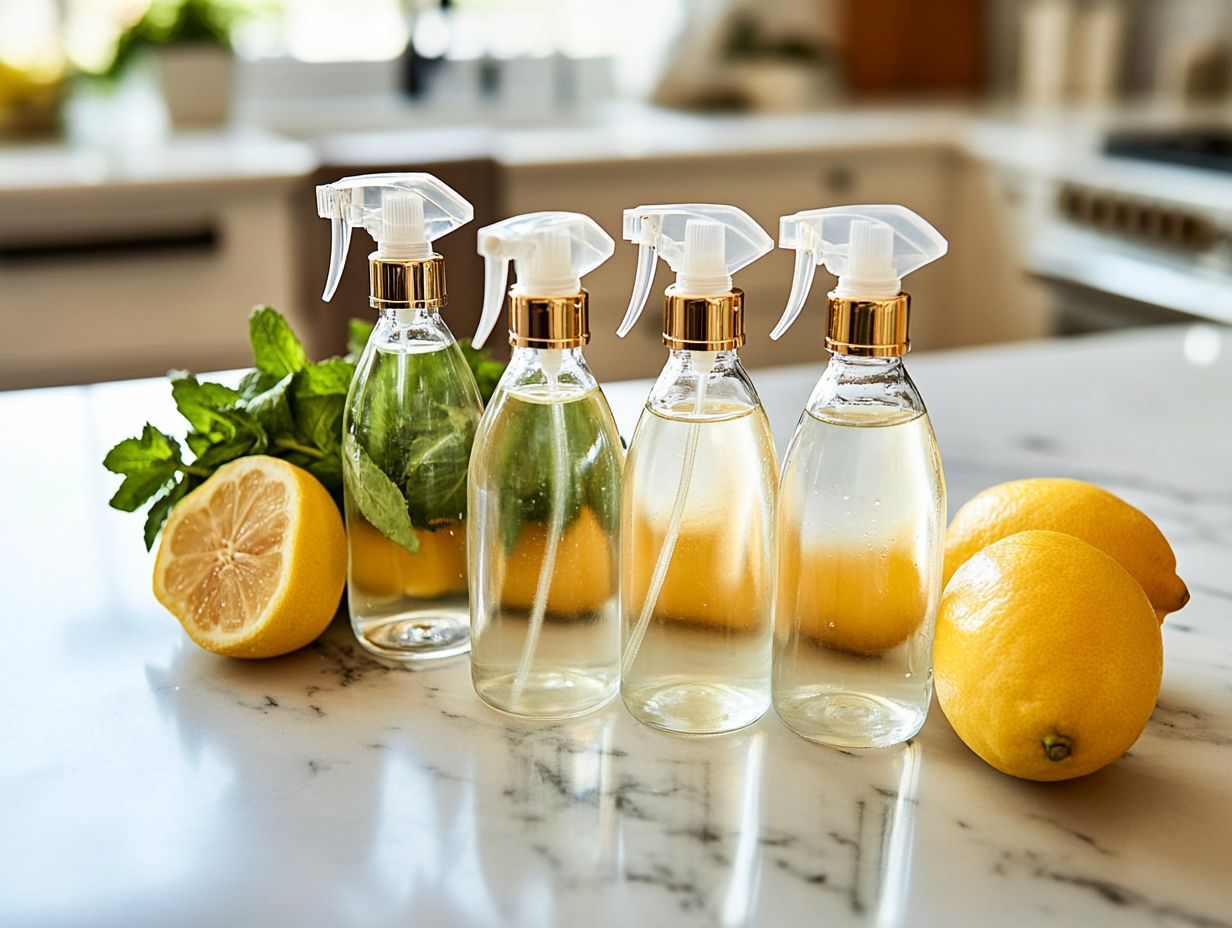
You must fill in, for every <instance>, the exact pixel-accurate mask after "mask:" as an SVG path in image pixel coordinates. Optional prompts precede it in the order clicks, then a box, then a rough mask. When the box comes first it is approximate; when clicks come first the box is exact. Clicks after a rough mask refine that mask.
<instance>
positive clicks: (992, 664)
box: [933, 531, 1163, 780]
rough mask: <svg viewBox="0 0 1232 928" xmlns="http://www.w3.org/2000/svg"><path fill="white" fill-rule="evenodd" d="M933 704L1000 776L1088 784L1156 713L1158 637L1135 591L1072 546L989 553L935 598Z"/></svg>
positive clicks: (1096, 557) (1019, 537)
mask: <svg viewBox="0 0 1232 928" xmlns="http://www.w3.org/2000/svg"><path fill="white" fill-rule="evenodd" d="M933 664H934V672H935V675H936V681H937V700H938V702H939V703H940V704H941V709H942V711H943V712H945V716H946V718H948V719H949V720H950V724H951V725H952V726H953V727H954V731H955V732H957V733H958V736H959V737H960V738H961V739H962V740H963V741H964V742H965V743H966V745H967V747H969V748H971V750H973V751H974V752H975V753H976V754H978V755H979V756H980V757H981V758H983V759H984V760H985V761H987V762H988V763H989V764H991V765H992V766H993V767H996V768H997V769H998V770H1000V771H1002V772H1003V773H1008V774H1010V775H1011V776H1016V777H1022V778H1024V779H1028V780H1066V779H1069V778H1071V777H1080V776H1085V775H1086V774H1088V773H1092V772H1094V771H1096V770H1098V769H1099V768H1101V767H1103V766H1104V765H1105V764H1108V763H1111V762H1112V761H1114V760H1116V759H1117V758H1118V757H1120V756H1121V755H1122V754H1124V753H1125V752H1126V751H1127V750H1129V747H1130V745H1132V744H1133V743H1134V742H1135V741H1136V740H1137V739H1138V736H1139V735H1140V734H1141V733H1142V729H1143V728H1145V727H1146V723H1147V719H1149V718H1150V716H1151V712H1152V711H1153V710H1154V708H1155V700H1156V698H1157V697H1158V696H1159V683H1160V678H1161V675H1162V673H1163V647H1162V636H1161V635H1160V633H1159V624H1158V622H1157V621H1156V620H1155V613H1154V610H1152V608H1151V604H1150V602H1149V601H1148V600H1147V598H1146V595H1145V594H1144V593H1143V591H1142V587H1141V586H1139V585H1138V583H1137V581H1136V580H1134V578H1133V577H1132V576H1130V575H1129V573H1128V572H1127V571H1126V570H1125V568H1123V567H1122V566H1121V565H1120V564H1118V563H1117V562H1116V561H1115V560H1114V559H1113V558H1111V557H1109V556H1108V555H1107V554H1105V553H1104V552H1102V551H1100V550H1099V549H1098V548H1095V547H1094V546H1092V545H1090V544H1087V542H1085V541H1083V540H1082V539H1080V538H1075V537H1074V536H1073V535H1064V534H1061V533H1060V532H1047V531H1027V532H1019V533H1018V534H1016V535H1011V536H1009V537H1008V538H1003V539H1002V540H1000V541H998V542H995V543H993V544H991V545H989V546H988V547H987V548H985V549H984V550H983V551H981V552H980V553H978V554H976V555H975V556H974V557H972V558H970V559H969V560H968V561H967V562H966V563H965V564H964V565H963V566H962V567H960V568H959V569H958V571H957V572H956V573H955V574H954V577H953V579H952V580H951V581H950V583H949V585H948V586H947V587H946V589H945V593H944V595H943V596H942V598H941V607H940V610H939V612H938V614H937V637H936V644H935V648H934V655H933Z"/></svg>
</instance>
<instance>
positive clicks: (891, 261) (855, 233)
mask: <svg viewBox="0 0 1232 928" xmlns="http://www.w3.org/2000/svg"><path fill="white" fill-rule="evenodd" d="M779 247H780V248H790V249H793V250H794V251H795V252H796V261H795V270H794V273H793V275H792V281H791V294H790V296H788V298H787V307H786V308H785V309H784V310H783V315H782V317H781V318H780V319H779V321H778V324H777V325H776V326H775V327H774V331H772V332H771V333H770V337H771V338H780V337H781V336H782V335H783V333H785V332H786V331H787V330H788V329H789V328H791V324H792V323H793V322H795V321H796V317H798V316H799V315H800V311H801V310H802V309H803V308H804V303H805V301H806V300H807V299H808V295H809V291H810V290H811V289H812V286H813V276H814V274H815V272H816V270H817V266H818V265H822V264H824V265H825V267H826V269H827V270H828V271H830V273H832V274H834V275H835V276H836V277H838V284H837V286H836V287H835V289H834V294H835V295H836V296H838V297H840V298H844V299H853V300H885V299H891V298H893V297H895V296H897V295H898V294H899V293H900V292H901V291H902V280H903V278H904V277H906V276H907V275H908V274H910V273H911V272H912V271H915V270H918V269H919V268H921V267H923V266H924V265H926V264H929V263H931V262H933V261H936V260H937V259H938V258H940V257H941V256H942V255H944V254H945V253H946V250H947V249H948V247H949V246H948V244H947V243H946V240H945V238H944V237H943V236H942V235H941V233H940V232H938V231H937V230H936V229H935V228H933V226H932V225H931V224H930V223H929V222H927V221H926V220H925V219H924V218H923V217H922V216H919V215H918V214H916V213H914V212H912V211H911V210H909V209H907V207H905V206H897V205H889V204H883V205H871V206H834V207H828V208H826V209H812V210H805V211H803V212H799V213H793V214H792V215H790V216H784V217H783V218H782V219H780V220H779Z"/></svg>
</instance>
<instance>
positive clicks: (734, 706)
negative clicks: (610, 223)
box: [619, 204, 778, 734]
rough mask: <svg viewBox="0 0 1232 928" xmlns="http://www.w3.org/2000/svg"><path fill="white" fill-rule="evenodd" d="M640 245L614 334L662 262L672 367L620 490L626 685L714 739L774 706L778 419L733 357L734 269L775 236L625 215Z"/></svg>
mask: <svg viewBox="0 0 1232 928" xmlns="http://www.w3.org/2000/svg"><path fill="white" fill-rule="evenodd" d="M624 237H625V238H626V239H628V240H629V241H632V242H635V243H637V245H638V246H639V251H638V262H637V279H636V281H635V282H634V287H633V297H632V299H631V300H630V302H629V309H628V312H627V313H626V315H625V318H624V322H622V323H621V326H620V330H619V334H620V335H622V336H623V335H625V334H626V333H628V331H629V330H630V329H631V328H632V327H633V324H634V323H635V322H636V321H637V318H638V316H639V315H640V314H641V312H642V309H643V307H644V306H645V305H646V300H647V297H648V295H649V293H650V287H651V283H652V281H653V279H654V272H655V267H656V261H655V258H656V256H658V257H661V258H663V260H665V261H666V262H667V263H668V265H669V266H670V267H671V268H672V270H674V271H675V272H676V282H675V283H674V284H673V285H672V286H670V287H668V288H667V292H666V295H665V302H664V313H663V343H664V344H665V345H666V346H667V347H668V349H669V355H668V359H667V364H666V365H665V366H664V368H663V372H662V373H661V374H660V375H659V379H658V381H657V382H656V383H655V385H654V388H653V389H652V390H651V392H650V396H649V397H648V398H647V400H646V407H645V409H644V410H643V412H642V415H641V418H640V419H639V420H638V424H637V429H636V431H635V432H634V434H633V439H632V441H631V442H630V445H629V460H628V464H627V466H626V468H625V482H624V488H623V491H622V494H621V562H620V568H621V612H622V616H623V618H622V629H623V658H622V666H621V694H622V696H623V697H624V701H625V705H626V706H627V707H628V709H629V711H630V712H631V713H632V714H633V715H634V717H636V718H638V719H639V720H641V721H643V722H646V723H647V724H649V725H653V726H655V727H657V728H662V729H665V730H668V731H673V732H682V733H688V734H708V733H716V732H724V731H732V730H734V729H737V728H742V727H744V726H745V725H749V724H751V723H753V722H755V721H756V720H757V719H758V718H760V717H761V715H762V714H763V713H764V712H765V711H766V708H767V706H768V705H769V702H770V680H769V675H770V640H771V630H772V601H773V589H772V578H773V571H774V532H773V517H774V496H775V490H776V487H777V473H778V464H777V459H776V456H775V453H774V440H773V438H772V436H771V432H770V424H769V421H768V419H767V417H766V413H765V411H764V410H763V409H762V406H761V402H760V401H759V400H758V398H757V391H756V390H754V389H753V384H752V382H751V381H750V380H749V377H748V375H747V374H746V373H745V371H744V368H743V367H742V366H741V364H740V357H739V355H738V354H737V349H738V348H739V347H740V346H741V345H743V344H744V293H743V292H742V291H741V290H739V289H736V288H734V287H733V286H732V276H731V275H732V274H734V273H735V272H736V271H738V270H740V269H741V268H742V267H745V266H746V265H748V264H751V263H752V262H753V261H755V260H757V259H758V258H759V257H761V256H762V255H764V254H765V253H766V252H768V251H769V250H770V249H771V248H772V247H773V246H774V242H773V240H772V239H771V238H770V236H769V235H767V234H766V233H765V231H764V230H763V229H762V228H761V227H760V226H759V225H757V223H756V222H754V221H753V219H752V218H751V217H749V216H748V215H747V214H746V213H744V212H742V211H741V210H739V209H736V208H735V207H732V206H718V205H709V204H686V205H673V206H642V207H638V208H636V209H629V210H625V222H624Z"/></svg>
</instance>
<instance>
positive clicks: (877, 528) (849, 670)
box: [771, 206, 947, 748]
mask: <svg viewBox="0 0 1232 928" xmlns="http://www.w3.org/2000/svg"><path fill="white" fill-rule="evenodd" d="M779 244H780V245H781V246H782V247H784V248H792V249H795V251H796V264H795V279H794V280H793V281H792V288H791V296H790V298H789V300H788V305H787V308H786V310H785V311H784V313H783V317H782V319H780V320H779V324H778V326H776V328H775V329H774V331H773V332H772V333H771V336H772V337H773V338H778V337H780V336H781V335H782V334H783V333H784V332H786V331H787V329H788V328H789V327H790V326H791V324H792V322H794V321H795V319H796V317H797V316H798V315H799V314H800V310H801V309H802V308H803V306H804V302H805V300H806V298H807V297H808V293H809V289H810V287H811V286H812V281H813V275H814V272H815V270H816V268H817V265H819V264H824V265H825V266H826V268H827V269H828V270H829V271H830V272H831V273H833V274H835V275H836V276H837V277H838V286H837V287H836V288H835V289H834V290H833V291H832V292H831V293H830V294H829V297H828V299H827V320H826V330H825V331H826V341H825V344H826V348H827V350H828V351H829V352H830V355H831V356H830V360H829V363H828V364H827V365H826V369H825V373H824V374H823V375H822V377H821V380H820V381H819V382H818V384H817V386H816V388H814V390H813V394H812V396H811V397H810V398H809V401H808V406H807V407H806V408H805V410H804V414H803V415H802V416H801V417H800V423H799V425H798V426H797V427H796V433H795V436H794V437H793V438H792V441H791V445H790V447H789V448H788V451H787V456H786V458H785V460H784V462H783V479H782V485H781V488H780V493H779V504H778V516H777V529H778V539H779V551H778V595H777V604H776V619H775V651H774V707H775V710H776V711H777V712H778V714H779V716H780V717H781V718H782V719H783V721H784V722H786V723H787V726H788V727H789V728H791V729H792V730H793V731H795V732H797V733H798V734H800V735H803V736H804V737H805V738H808V739H810V740H812V741H818V742H822V743H825V744H830V745H835V746H837V747H844V748H865V747H881V746H885V745H891V744H897V743H899V742H902V741H906V740H907V739H909V738H911V737H912V736H913V735H915V734H916V732H918V731H919V730H920V728H921V726H923V724H924V719H925V717H926V716H927V714H928V707H929V702H930V701H931V698H932V641H933V625H934V621H935V618H936V611H937V603H938V598H939V596H940V591H941V568H942V552H943V544H944V533H945V478H944V477H943V476H942V472H941V457H940V455H939V454H938V451H937V441H936V438H935V437H934V436H933V429H932V425H931V424H930V422H929V419H928V413H927V412H926V411H925V409H924V401H923V400H922V399H920V394H919V392H918V391H917V390H916V388H915V384H914V383H912V382H911V378H910V377H909V376H908V375H907V370H906V368H905V367H904V366H903V355H904V354H906V352H907V349H908V338H907V322H908V312H909V309H910V297H909V296H908V295H907V294H906V293H904V292H902V278H903V277H905V276H907V275H908V274H910V273H911V272H912V271H914V270H917V269H918V268H920V267H923V266H924V265H926V264H928V263H930V262H932V261H935V260H936V259H937V258H940V257H941V256H942V255H944V254H945V252H946V247H947V246H946V241H945V239H944V238H942V237H941V235H940V234H939V233H938V232H937V230H936V229H934V228H933V227H932V226H931V225H929V224H928V223H927V222H925V221H924V220H923V219H922V218H920V217H919V216H917V215H916V214H915V213H913V212H911V211H910V210H908V209H906V208H905V207H902V206H842V207H834V208H832V209H818V210H809V211H806V212H801V213H796V214H794V215H792V216H784V217H783V219H782V221H781V228H780V237H779Z"/></svg>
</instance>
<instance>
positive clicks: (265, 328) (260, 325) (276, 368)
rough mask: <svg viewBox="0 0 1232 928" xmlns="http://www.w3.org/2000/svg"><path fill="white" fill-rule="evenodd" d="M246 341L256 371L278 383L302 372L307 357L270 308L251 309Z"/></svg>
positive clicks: (281, 320)
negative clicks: (248, 344)
mask: <svg viewBox="0 0 1232 928" xmlns="http://www.w3.org/2000/svg"><path fill="white" fill-rule="evenodd" d="M248 341H249V342H250V343H251V345H252V359H253V363H255V364H256V366H257V368H258V369H259V370H261V371H264V372H265V373H267V374H271V375H272V376H274V377H277V378H279V379H281V378H283V377H285V376H287V374H294V373H297V372H298V371H302V370H303V369H304V368H305V367H307V366H308V355H307V354H305V353H304V346H303V345H301V344H300V341H299V339H298V338H296V337H295V333H294V332H292V331H291V326H290V325H288V324H287V320H286V319H284V318H282V316H281V315H280V314H279V313H278V311H277V310H276V309H274V308H273V307H270V306H254V307H253V310H252V313H251V315H249V317H248Z"/></svg>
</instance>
